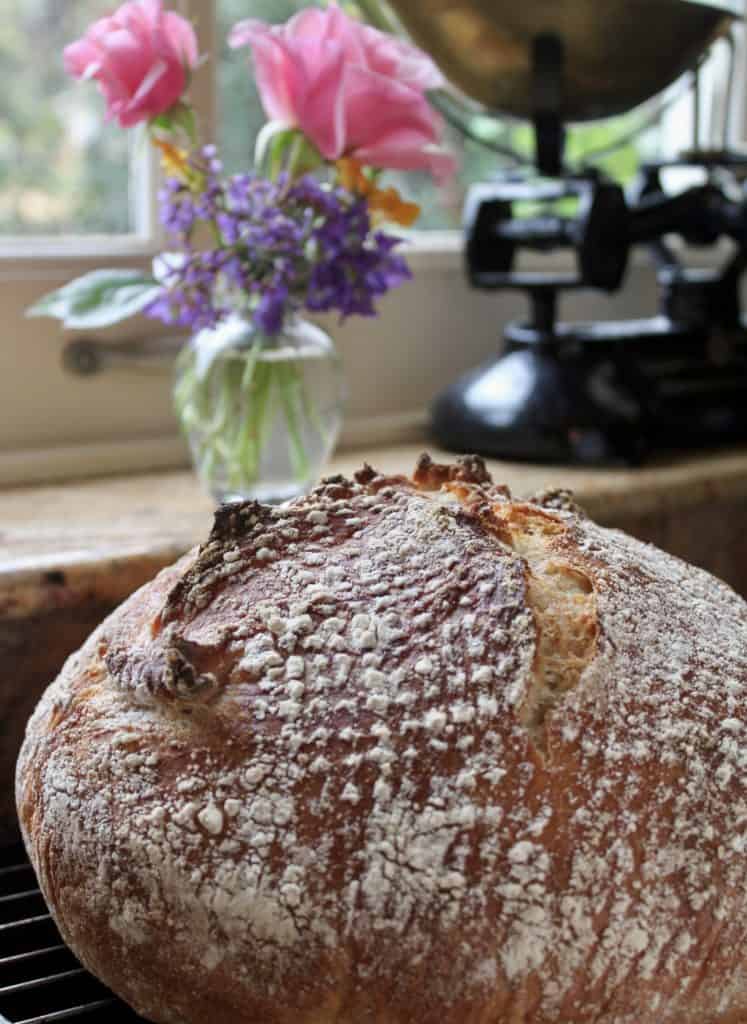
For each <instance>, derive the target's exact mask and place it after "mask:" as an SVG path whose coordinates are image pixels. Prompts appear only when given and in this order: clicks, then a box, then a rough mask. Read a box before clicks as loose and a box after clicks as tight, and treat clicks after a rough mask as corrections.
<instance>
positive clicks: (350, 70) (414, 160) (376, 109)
mask: <svg viewBox="0 0 747 1024" xmlns="http://www.w3.org/2000/svg"><path fill="white" fill-rule="evenodd" d="M229 43H230V45H231V46H232V47H234V48H236V47H239V46H246V45H248V46H250V47H251V49H252V54H253V57H254V68H255V76H256V80H257V86H258V88H259V92H260V96H261V98H262V105H263V106H264V109H265V113H266V114H267V116H268V117H270V118H271V119H273V120H276V121H280V122H282V123H283V124H285V125H287V126H288V127H292V128H298V129H300V130H301V131H302V132H303V133H304V135H306V136H307V137H308V138H309V139H310V140H311V141H312V142H313V143H314V145H315V146H316V147H317V149H318V150H319V152H320V153H321V154H322V156H324V157H325V159H327V160H338V159H339V158H340V157H343V156H345V157H351V158H353V159H355V160H358V161H359V162H360V163H362V164H366V165H369V166H371V167H379V168H392V169H396V170H403V171H418V170H426V171H430V172H431V173H432V174H433V175H434V177H436V178H437V179H439V180H443V179H444V178H446V177H448V176H449V175H450V174H451V173H453V171H454V167H455V161H454V158H453V156H452V155H451V154H450V153H448V152H447V151H446V150H445V149H443V148H442V147H441V146H440V129H441V122H440V119H439V118H438V116H437V115H436V114H435V112H434V111H433V109H432V108H431V107H430V106H429V104H428V101H427V99H426V97H425V92H426V90H428V89H436V88H439V87H440V86H442V85H443V84H444V80H443V77H442V75H441V73H440V71H439V70H438V69H437V67H436V65H435V64H434V63H433V61H432V60H431V59H430V57H428V56H427V55H426V54H424V53H423V52H422V51H421V50H418V49H417V48H416V47H415V46H411V45H410V44H409V43H406V42H404V41H401V40H398V39H396V38H394V37H393V36H389V35H387V34H386V33H384V32H379V31H377V30H376V29H374V28H371V27H370V26H368V25H363V24H361V23H360V22H359V21H356V20H354V19H353V18H350V17H348V16H347V15H346V14H345V13H344V12H343V11H342V10H340V8H339V7H328V8H326V9H325V10H320V9H318V8H310V9H308V10H305V11H302V12H301V13H300V14H297V15H295V17H293V18H291V19H290V21H288V22H287V23H286V24H285V25H268V24H266V23H265V22H262V21H257V20H254V19H250V20H248V21H241V22H239V24H237V25H236V26H234V28H233V30H232V32H231V34H230V36H229Z"/></svg>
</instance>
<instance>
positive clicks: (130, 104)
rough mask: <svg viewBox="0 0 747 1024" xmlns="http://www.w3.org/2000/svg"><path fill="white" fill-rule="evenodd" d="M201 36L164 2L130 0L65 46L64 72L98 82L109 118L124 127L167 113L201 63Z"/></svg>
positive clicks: (159, 0) (157, 0) (156, 0)
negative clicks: (165, 7) (189, 76)
mask: <svg viewBox="0 0 747 1024" xmlns="http://www.w3.org/2000/svg"><path fill="white" fill-rule="evenodd" d="M198 56H199V54H198V46H197V37H196V35H195V32H194V29H193V28H192V26H191V25H190V23H189V22H188V21H187V20H186V18H182V17H181V16H180V15H179V14H175V13H174V12H173V11H164V10H163V7H162V0H131V2H129V3H125V4H122V6H121V7H120V8H119V9H118V10H117V11H115V12H114V14H112V15H111V16H110V17H107V18H101V19H100V20H99V21H95V22H94V23H93V25H91V26H90V28H89V29H88V31H87V32H86V34H85V35H84V36H83V38H82V39H79V40H78V41H77V42H75V43H71V44H70V46H67V47H65V52H64V60H65V70H66V71H67V73H68V74H70V75H73V76H74V77H75V78H95V79H96V81H97V82H98V83H99V89H100V90H101V92H102V94H103V95H104V98H105V99H106V116H107V119H111V118H115V117H116V118H117V120H118V121H119V123H120V124H121V125H122V127H123V128H129V127H130V126H131V125H133V124H137V123H138V122H139V121H147V120H150V119H151V118H153V117H157V116H158V115H159V114H163V113H164V112H165V111H167V110H168V109H169V108H170V107H173V106H174V104H175V103H176V102H177V101H178V100H179V99H180V98H181V96H182V93H183V92H184V90H185V88H186V86H187V81H188V75H189V71H190V69H191V68H193V67H195V65H196V64H197V61H198Z"/></svg>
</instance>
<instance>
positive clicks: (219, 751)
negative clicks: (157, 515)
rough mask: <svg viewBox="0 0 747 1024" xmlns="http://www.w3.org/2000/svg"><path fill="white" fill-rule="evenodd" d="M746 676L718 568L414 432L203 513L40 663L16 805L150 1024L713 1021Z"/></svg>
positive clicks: (728, 1008) (117, 985)
mask: <svg viewBox="0 0 747 1024" xmlns="http://www.w3.org/2000/svg"><path fill="white" fill-rule="evenodd" d="M746 695H747V606H746V605H745V603H744V602H743V601H742V600H741V599H740V598H738V597H737V596H736V595H735V594H734V593H733V592H732V591H731V590H729V588H728V587H726V586H725V585H724V584H722V583H720V582H719V581H717V580H715V579H714V578H712V577H710V576H709V575H707V574H706V573H704V572H702V571H701V570H698V569H694V568H692V567H690V566H688V565H686V564H685V563H683V562H681V561H679V560H677V559H675V558H673V557H671V556H669V555H666V554H664V553H663V552H661V551H659V550H657V549H655V548H653V547H651V546H648V545H644V544H641V543H639V542H638V541H635V540H633V539H632V538H630V537H627V536H626V535H624V534H622V533H619V532H617V531H612V530H606V529H603V528H601V527H599V526H597V525H596V524H595V523H593V522H592V521H591V520H590V519H588V518H587V517H586V516H585V515H584V514H583V513H582V511H581V510H580V509H578V508H577V507H576V506H575V505H574V503H573V501H572V497H571V496H570V495H568V494H567V493H566V492H550V493H544V494H542V495H536V496H535V497H534V498H532V499H529V500H524V501H517V500H514V499H513V498H512V497H511V495H510V494H509V492H508V490H507V489H506V488H505V487H502V486H497V485H495V484H494V483H493V482H492V480H491V478H490V476H489V474H488V473H487V471H486V468H485V465H484V463H483V462H482V461H481V460H480V459H478V458H476V457H472V458H467V459H463V460H460V461H459V462H457V463H456V464H455V465H451V466H443V465H436V464H435V463H433V462H432V461H431V460H430V459H429V458H428V457H427V456H423V457H422V458H421V459H420V460H419V462H418V465H417V467H416V471H415V473H414V475H413V477H412V478H407V477H404V476H397V477H387V476H383V475H381V474H379V473H377V472H376V471H375V470H374V469H372V468H371V467H368V466H366V467H364V468H363V469H362V470H361V471H360V472H359V473H358V474H356V476H355V479H353V480H348V479H345V478H343V477H334V478H330V479H328V480H325V481H323V482H322V484H321V485H320V486H319V487H318V488H317V489H316V490H314V491H313V492H312V493H311V494H310V495H308V496H307V497H305V498H302V499H299V500H297V501H295V502H293V503H292V504H288V505H284V506H281V507H277V508H270V507H265V506H261V505H258V504H256V503H242V504H236V505H227V506H223V507H222V508H221V509H220V510H219V511H218V513H217V515H216V521H215V526H214V528H213V532H212V533H211V535H210V537H209V538H208V540H207V542H206V543H205V544H204V545H203V546H202V547H200V548H199V549H196V550H195V551H193V552H191V553H190V554H189V555H187V556H185V558H183V559H182V560H181V561H180V562H178V563H177V564H176V565H175V566H173V567H171V568H169V569H166V570H165V571H164V572H162V573H161V574H160V575H159V576H158V577H157V578H156V579H155V580H154V581H153V582H151V583H150V584H148V585H147V586H145V587H144V588H142V589H141V590H140V591H139V592H138V593H137V594H135V595H134V596H133V597H131V598H130V599H129V600H128V601H127V602H126V603H125V604H124V605H123V606H122V607H121V608H120V609H118V610H117V611H116V612H115V613H114V614H113V615H112V616H111V617H110V618H109V619H108V620H107V621H106V622H104V623H103V624H102V626H101V627H100V628H99V630H98V631H97V632H96V633H95V634H94V635H93V636H92V637H91V639H90V640H89V641H88V643H87V644H86V646H85V647H84V648H83V649H82V650H81V651H80V652H78V653H77V654H76V655H74V656H73V657H72V658H71V659H70V660H69V661H68V663H67V664H66V666H65V668H64V670H63V672H62V673H61V675H60V677H59V678H58V679H57V680H56V681H55V682H54V683H53V684H52V685H51V686H50V687H49V689H48V691H47V693H46V694H45V696H44V697H43V699H42V701H41V703H40V704H39V707H38V708H37V710H36V712H35V713H34V716H33V717H32V719H31V722H30V723H29V728H28V733H27V737H26V741H25V743H24V747H23V750H22V752H21V757H20V760H19V765H18V775H17V797H18V808H19V815H20V820H21V825H22V829H23V832H24V838H25V841H26V845H27V848H28V851H29V855H30V857H31V859H32V862H33V864H34V866H35V868H36V870H37V873H38V875H39V879H40V884H41V886H42V889H43V891H44V894H45V897H46V899H47V901H48V903H49V905H50V908H51V910H52V912H53V914H54V915H55V919H56V920H57V922H58V924H59V927H60V930H61V931H62V933H63V935H64V937H65V939H66V940H67V941H68V943H69V944H70V945H71V947H72V948H73V950H74V951H75V952H76V953H77V954H78V956H79V957H80V958H81V959H82V961H83V962H84V964H85V965H86V966H87V967H89V969H90V970H92V971H93V972H94V973H95V974H96V975H98V976H99V977H100V978H101V979H102V980H103V981H105V982H106V983H107V984H108V985H109V986H110V987H111V988H113V989H114V990H115V991H116V992H117V993H119V994H121V995H122V997H123V998H124V999H126V1000H127V1001H128V1002H129V1003H131V1004H132V1005H133V1006H134V1007H135V1008H136V1010H137V1011H138V1012H139V1013H141V1014H143V1015H144V1016H146V1017H148V1018H150V1019H152V1020H154V1021H156V1022H160V1024H177V1022H180V1024H193V1022H194V1024H197V1022H198V1021H199V1022H202V1021H204V1020H209V1021H210V1022H211V1024H366V1022H372V1024H551V1022H552V1024H587V1022H588V1024H592V1022H593V1024H633V1022H635V1024H727V1022H728V1024H735V1022H742V1021H744V1020H747V968H746V966H745V964H746V959H747V958H745V950H747V855H746V853H745V850H746V849H747V808H746V806H745V792H747V789H746V788H745V783H746V782H747V778H746V776H747V748H746V747H745V740H744V730H745V728H746V727H747V696H746Z"/></svg>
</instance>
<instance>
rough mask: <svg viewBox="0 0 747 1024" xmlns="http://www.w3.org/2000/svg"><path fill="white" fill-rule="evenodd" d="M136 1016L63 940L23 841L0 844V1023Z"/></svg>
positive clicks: (131, 1019) (109, 1021)
mask: <svg viewBox="0 0 747 1024" xmlns="http://www.w3.org/2000/svg"><path fill="white" fill-rule="evenodd" d="M142 1020H143V1018H142V1017H138V1016H137V1014H135V1013H134V1012H133V1011H132V1010H131V1009H130V1008H129V1007H128V1006H126V1005H125V1004H124V1003H123V1002H121V1000H119V999H117V998H116V996H114V995H113V993H112V992H110V991H109V989H107V988H105V987H104V986H103V985H102V984H101V983H100V982H99V981H97V980H96V979H95V978H94V977H93V976H92V975H90V974H89V973H88V971H86V970H85V968H83V967H81V965H80V964H79V963H78V961H77V960H76V959H75V957H74V956H73V954H72V953H71V952H70V950H69V949H68V948H67V946H66V945H65V944H64V942H63V941H62V938H61V937H60V933H59V932H58V931H57V928H56V926H55V924H54V921H53V920H52V917H51V915H50V913H49V911H48V910H47V907H46V904H45V903H44V900H43V898H42V895H41V893H40V891H39V887H38V885H37V882H36V877H35V875H34V871H33V868H32V867H31V865H30V864H29V862H28V860H27V859H26V854H25V852H24V849H23V846H22V845H21V844H20V843H18V844H17V845H14V846H11V847H3V848H0V1024H53V1022H56V1021H81V1022H83V1024H137V1022H138V1021H142Z"/></svg>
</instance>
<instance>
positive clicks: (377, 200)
mask: <svg viewBox="0 0 747 1024" xmlns="http://www.w3.org/2000/svg"><path fill="white" fill-rule="evenodd" d="M337 172H338V174H339V177H340V184H341V185H342V187H343V188H345V189H347V190H348V192H353V193H355V194H356V195H359V196H364V197H365V198H366V199H367V200H368V208H369V210H370V211H371V219H372V220H373V221H374V222H375V223H376V222H381V221H389V222H390V223H394V224H400V225H401V226H402V227H405V228H409V227H411V226H412V225H413V224H414V223H415V221H416V220H417V219H418V217H419V215H420V207H419V206H418V204H417V203H408V202H407V201H406V200H405V199H403V198H402V196H401V195H400V194H399V192H398V191H397V189H396V188H391V187H390V188H385V189H382V188H377V187H376V182H375V181H374V180H372V179H371V178H369V177H368V175H367V174H366V173H365V172H364V170H363V168H362V166H361V165H360V164H359V163H358V161H357V160H351V159H350V157H343V158H342V160H338V161H337Z"/></svg>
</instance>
